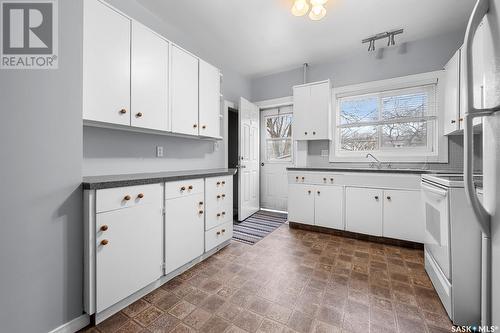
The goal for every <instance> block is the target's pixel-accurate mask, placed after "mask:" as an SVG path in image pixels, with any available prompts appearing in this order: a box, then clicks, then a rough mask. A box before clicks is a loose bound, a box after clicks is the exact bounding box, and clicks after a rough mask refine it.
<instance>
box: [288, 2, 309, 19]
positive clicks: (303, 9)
mask: <svg viewBox="0 0 500 333" xmlns="http://www.w3.org/2000/svg"><path fill="white" fill-rule="evenodd" d="M308 10H309V4H308V3H307V1H306V0H295V3H294V4H293V7H292V14H293V15H295V16H304V15H306V14H307V11H308Z"/></svg>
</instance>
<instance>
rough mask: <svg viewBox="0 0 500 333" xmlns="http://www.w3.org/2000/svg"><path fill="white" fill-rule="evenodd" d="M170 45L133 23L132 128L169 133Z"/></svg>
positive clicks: (140, 25) (138, 24)
mask: <svg viewBox="0 0 500 333" xmlns="http://www.w3.org/2000/svg"><path fill="white" fill-rule="evenodd" d="M168 48H169V43H168V42H167V41H166V40H165V39H163V38H161V37H160V36H158V35H157V34H156V33H154V32H153V31H151V30H149V29H148V28H146V27H145V26H143V25H142V24H140V23H137V22H133V23H132V49H131V50H132V60H131V61H132V65H131V66H130V68H131V71H132V78H131V88H132V100H131V106H132V107H131V125H132V126H135V127H142V128H150V129H155V130H163V131H168V130H170V124H169V117H168Z"/></svg>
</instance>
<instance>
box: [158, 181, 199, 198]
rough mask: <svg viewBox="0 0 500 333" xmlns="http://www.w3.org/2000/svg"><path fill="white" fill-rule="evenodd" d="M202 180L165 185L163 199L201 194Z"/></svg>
mask: <svg viewBox="0 0 500 333" xmlns="http://www.w3.org/2000/svg"><path fill="white" fill-rule="evenodd" d="M203 188H204V184H203V179H187V180H179V181H176V182H168V183H165V199H172V198H178V197H182V196H185V195H190V194H195V193H203V191H204V189H203Z"/></svg>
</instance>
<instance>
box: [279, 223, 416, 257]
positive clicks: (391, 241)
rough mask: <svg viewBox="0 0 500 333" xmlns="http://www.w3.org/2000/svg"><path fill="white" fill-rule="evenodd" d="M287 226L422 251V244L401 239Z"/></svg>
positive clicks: (294, 224)
mask: <svg viewBox="0 0 500 333" xmlns="http://www.w3.org/2000/svg"><path fill="white" fill-rule="evenodd" d="M288 224H289V225H290V228H293V229H302V230H307V231H315V232H322V233H325V234H331V235H335V236H341V237H347V238H354V239H358V240H363V241H369V242H374V243H380V244H385V245H393V246H400V247H407V248H410V249H418V250H423V249H424V244H421V243H415V242H411V241H406V240H401V239H393V238H387V237H379V236H371V235H365V234H359V233H357V232H351V231H345V230H338V229H331V228H325V227H320V226H317V225H309V224H302V223H297V222H292V221H288Z"/></svg>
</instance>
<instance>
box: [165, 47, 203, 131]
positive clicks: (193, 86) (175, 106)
mask: <svg viewBox="0 0 500 333" xmlns="http://www.w3.org/2000/svg"><path fill="white" fill-rule="evenodd" d="M171 52H172V54H171V68H172V70H171V83H170V91H171V99H172V100H171V103H172V104H171V111H172V112H171V114H172V132H174V133H181V134H189V135H198V134H199V132H198V125H199V122H198V58H196V57H195V56H193V55H192V54H190V53H188V52H186V51H184V50H182V49H180V48H178V47H177V46H175V45H174V46H173V47H172V48H171Z"/></svg>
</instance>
